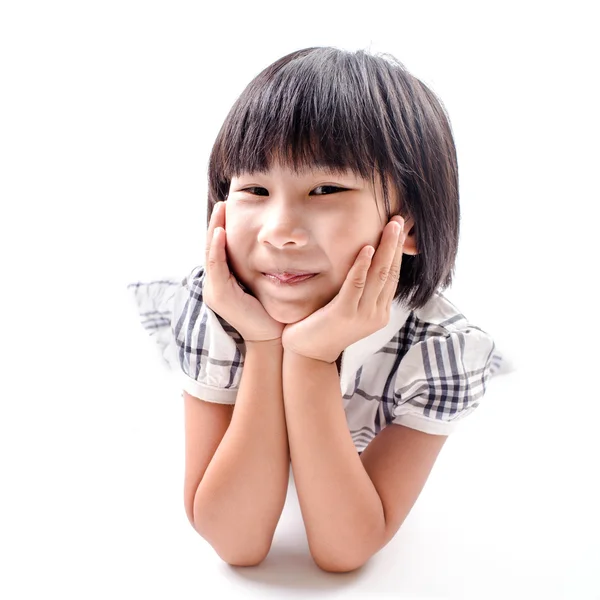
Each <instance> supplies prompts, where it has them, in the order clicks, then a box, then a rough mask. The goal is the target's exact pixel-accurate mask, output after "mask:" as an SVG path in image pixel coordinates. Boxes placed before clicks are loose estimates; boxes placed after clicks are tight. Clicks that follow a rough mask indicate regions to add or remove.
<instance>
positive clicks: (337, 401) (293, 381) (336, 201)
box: [131, 48, 501, 572]
mask: <svg viewBox="0 0 600 600" xmlns="http://www.w3.org/2000/svg"><path fill="white" fill-rule="evenodd" d="M208 179H209V192H208V231H207V246H206V256H205V262H204V266H197V267H195V268H193V269H192V270H191V272H190V273H189V274H188V276H187V277H185V278H184V279H183V281H179V280H178V281H175V280H168V281H163V282H158V281H157V282H150V283H147V284H140V283H138V284H132V286H131V288H132V289H133V291H134V293H135V295H136V299H137V303H138V309H139V312H140V314H141V315H142V316H143V317H144V321H143V322H144V326H145V327H146V328H147V329H148V330H149V331H152V332H158V331H160V332H161V334H162V335H163V337H162V338H160V342H159V343H160V344H161V345H162V346H163V347H164V349H165V352H166V354H165V356H166V359H167V361H168V362H169V364H171V365H172V366H173V367H174V368H175V369H176V371H177V372H178V373H179V375H180V380H181V387H182V388H183V397H184V401H185V436H186V460H185V484H184V503H185V509H186V512H187V516H188V518H189V520H190V523H191V524H192V526H193V527H194V528H195V529H196V531H197V532H198V533H199V534H200V535H201V536H202V537H203V538H205V539H206V540H207V541H208V542H209V543H210V544H211V545H212V546H213V548H214V549H215V551H216V552H217V553H218V555H219V556H220V557H221V558H222V559H223V560H225V561H227V562H228V563H230V564H232V565H256V564H258V563H260V562H261V561H262V560H263V559H264V558H265V557H266V556H267V554H268V552H269V549H270V546H271V542H272V539H273V534H274V532H275V528H276V526H277V523H278V521H279V517H280V515H281V512H282V509H283V506H284V503H285V499H286V492H287V488H288V479H289V469H290V463H291V468H292V472H293V476H294V482H295V486H296V489H297V493H298V499H299V503H300V508H301V511H302V517H303V521H304V524H305V527H306V533H307V538H308V543H309V548H310V552H311V555H312V557H313V558H314V560H315V562H316V564H317V565H318V566H319V567H321V568H322V569H324V570H327V571H333V572H345V571H350V570H353V569H356V568H358V567H360V566H361V565H363V564H364V563H365V562H366V561H367V560H368V559H369V558H370V557H371V556H372V555H373V554H374V553H376V552H377V551H378V550H380V549H381V548H382V547H383V546H385V545H386V544H387V543H388V542H389V541H390V540H391V539H392V537H393V536H394V535H395V533H396V532H397V531H398V528H399V527H400V526H401V524H402V522H403V521H404V519H405V518H406V516H407V515H408V513H409V511H410V510H411V508H412V506H413V504H414V503H415V501H416V499H417V497H418V496H419V494H420V492H421V490H422V488H423V486H424V484H425V482H426V480H427V478H428V476H429V473H430V471H431V469H432V467H433V465H434V462H435V460H436V458H437V456H438V454H439V452H440V450H441V448H442V446H443V445H444V442H445V440H446V439H447V436H448V435H449V434H450V433H451V432H452V431H454V429H455V428H456V426H457V425H458V424H459V422H460V421H461V420H462V419H464V418H466V417H467V416H468V415H469V414H471V412H473V410H474V409H475V408H476V407H477V406H478V404H479V401H480V399H481V397H482V395H483V393H484V391H485V388H486V385H487V383H488V380H489V378H490V377H491V375H492V374H493V373H494V372H496V371H497V370H498V367H499V366H500V361H501V359H500V355H499V353H498V352H497V351H496V349H495V345H494V342H493V340H492V339H491V337H490V336H489V335H488V334H487V333H485V332H484V331H482V330H481V329H479V328H478V327H475V326H474V325H472V324H471V323H469V321H468V320H467V319H466V318H465V317H464V316H463V315H462V314H460V312H459V311H458V310H457V309H456V308H455V307H454V306H453V305H452V304H451V303H450V302H449V301H448V300H447V299H446V298H445V297H444V296H443V295H442V294H441V290H442V289H444V288H446V287H447V286H449V285H450V283H451V281H452V273H453V270H454V262H455V257H456V252H457V244H458V234H459V202H458V170H457V160H456V151H455V146H454V142H453V137H452V132H451V128H450V124H449V121H448V118H447V115H446V113H445V110H444V108H443V106H442V104H441V102H440V101H439V100H438V99H437V98H436V96H435V95H434V94H433V92H432V91H431V90H430V89H429V88H428V87H427V86H425V85H424V84H423V83H422V82H421V81H419V80H418V79H416V78H415V77H414V76H412V75H410V74H409V73H408V72H407V71H406V69H405V68H404V67H403V66H402V65H401V64H400V63H399V62H398V61H396V60H395V59H394V58H393V57H391V56H389V55H378V56H375V55H371V54H369V53H367V52H365V51H357V52H348V51H343V50H339V49H335V48H307V49H304V50H299V51H297V52H293V53H291V54H288V55H287V56H284V57H283V58H281V59H280V60H278V61H276V62H275V63H273V64H272V65H270V66H269V67H267V68H266V69H265V70H264V71H263V72H261V73H260V74H259V75H258V76H257V77H256V78H255V79H254V80H253V81H252V82H251V83H250V84H249V85H248V87H247V88H246V89H245V90H244V92H243V93H242V94H241V96H240V97H239V98H238V100H237V101H236V103H235V104H234V106H233V108H232V109H231V111H230V113H229V115H228V116H227V118H226V120H225V123H224V124H223V126H222V128H221V130H220V132H219V134H218V136H217V139H216V141H215V144H214V146H213V149H212V153H211V156H210V161H209V169H208ZM153 310H154V316H155V315H156V311H158V313H160V314H162V315H163V319H162V321H159V322H158V324H157V323H156V321H153V315H149V314H148V313H150V312H152V311H153ZM165 316H166V317H167V318H166V320H165V319H164V317H165Z"/></svg>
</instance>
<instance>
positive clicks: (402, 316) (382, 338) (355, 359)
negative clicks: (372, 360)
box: [340, 300, 410, 394]
mask: <svg viewBox="0 0 600 600" xmlns="http://www.w3.org/2000/svg"><path fill="white" fill-rule="evenodd" d="M409 314H410V310H409V309H408V308H406V306H404V305H403V304H400V303H399V302H398V301H397V300H394V302H392V306H391V309H390V320H389V321H388V324H387V325H386V326H385V327H382V328H381V329H378V330H377V331H376V332H374V333H372V334H371V335H368V336H367V337H365V338H362V339H361V340H358V341H357V342H354V344H350V346H348V347H347V348H346V350H344V354H343V355H342V364H341V367H340V386H341V388H342V394H345V393H346V391H347V389H348V386H349V384H350V380H351V379H352V378H353V377H354V375H355V374H356V372H357V371H358V369H359V368H360V366H361V365H362V364H363V363H364V362H365V360H366V359H367V358H368V357H369V356H370V355H372V354H374V353H375V352H377V350H379V349H380V348H382V347H383V346H385V345H386V344H387V343H388V342H389V341H390V340H391V339H392V338H393V337H394V335H395V334H396V333H397V332H398V331H399V330H400V329H401V328H402V326H403V325H404V323H405V322H406V319H407V318H408V315H409Z"/></svg>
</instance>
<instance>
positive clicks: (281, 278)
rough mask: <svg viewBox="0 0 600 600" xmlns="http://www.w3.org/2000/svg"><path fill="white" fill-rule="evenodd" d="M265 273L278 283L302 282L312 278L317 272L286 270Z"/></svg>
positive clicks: (268, 277)
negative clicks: (290, 271) (292, 271)
mask: <svg viewBox="0 0 600 600" xmlns="http://www.w3.org/2000/svg"><path fill="white" fill-rule="evenodd" d="M263 275H264V276H265V277H266V278H267V279H269V280H271V281H273V282H274V283H277V284H288V285H289V284H292V283H300V282H302V281H306V280H308V279H311V278H312V277H314V276H315V275H316V273H306V272H305V273H302V272H296V273H289V272H285V273H263Z"/></svg>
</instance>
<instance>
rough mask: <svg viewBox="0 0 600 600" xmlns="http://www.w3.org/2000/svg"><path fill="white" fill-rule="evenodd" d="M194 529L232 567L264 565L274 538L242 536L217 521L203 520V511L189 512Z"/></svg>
mask: <svg viewBox="0 0 600 600" xmlns="http://www.w3.org/2000/svg"><path fill="white" fill-rule="evenodd" d="M186 512H187V513H188V519H189V520H190V523H191V524H192V527H193V528H194V530H195V531H196V533H198V535H200V537H201V538H203V539H204V540H205V541H206V542H208V543H209V544H210V545H211V546H212V548H213V550H214V551H215V552H216V553H217V555H218V556H219V558H221V559H222V560H223V561H224V562H226V563H227V564H229V565H231V566H232V567H255V566H257V565H259V564H260V563H262V562H263V561H264V560H265V558H266V557H267V555H268V554H269V551H270V549H271V545H272V542H273V538H272V537H271V538H269V539H261V538H259V536H256V535H252V536H244V535H240V531H238V530H236V529H235V528H233V527H231V526H228V525H227V524H226V525H225V526H220V525H219V524H218V523H217V522H215V520H213V519H209V518H203V516H206V515H203V513H202V511H200V512H199V511H198V510H195V511H191V512H188V511H187V510H186Z"/></svg>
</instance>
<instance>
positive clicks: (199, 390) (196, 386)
mask: <svg viewBox="0 0 600 600" xmlns="http://www.w3.org/2000/svg"><path fill="white" fill-rule="evenodd" d="M178 379H179V385H180V386H181V387H182V388H183V389H184V390H185V391H186V392H187V393H188V394H190V395H192V396H195V397H196V398H200V399H201V400H204V401H205V402H214V403H216V404H235V399H236V397H237V393H238V390H237V389H223V388H215V387H211V386H208V385H204V384H202V383H199V382H197V381H196V380H194V379H192V378H191V377H188V376H187V375H186V374H185V373H184V372H183V371H180V372H179V377H178Z"/></svg>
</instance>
